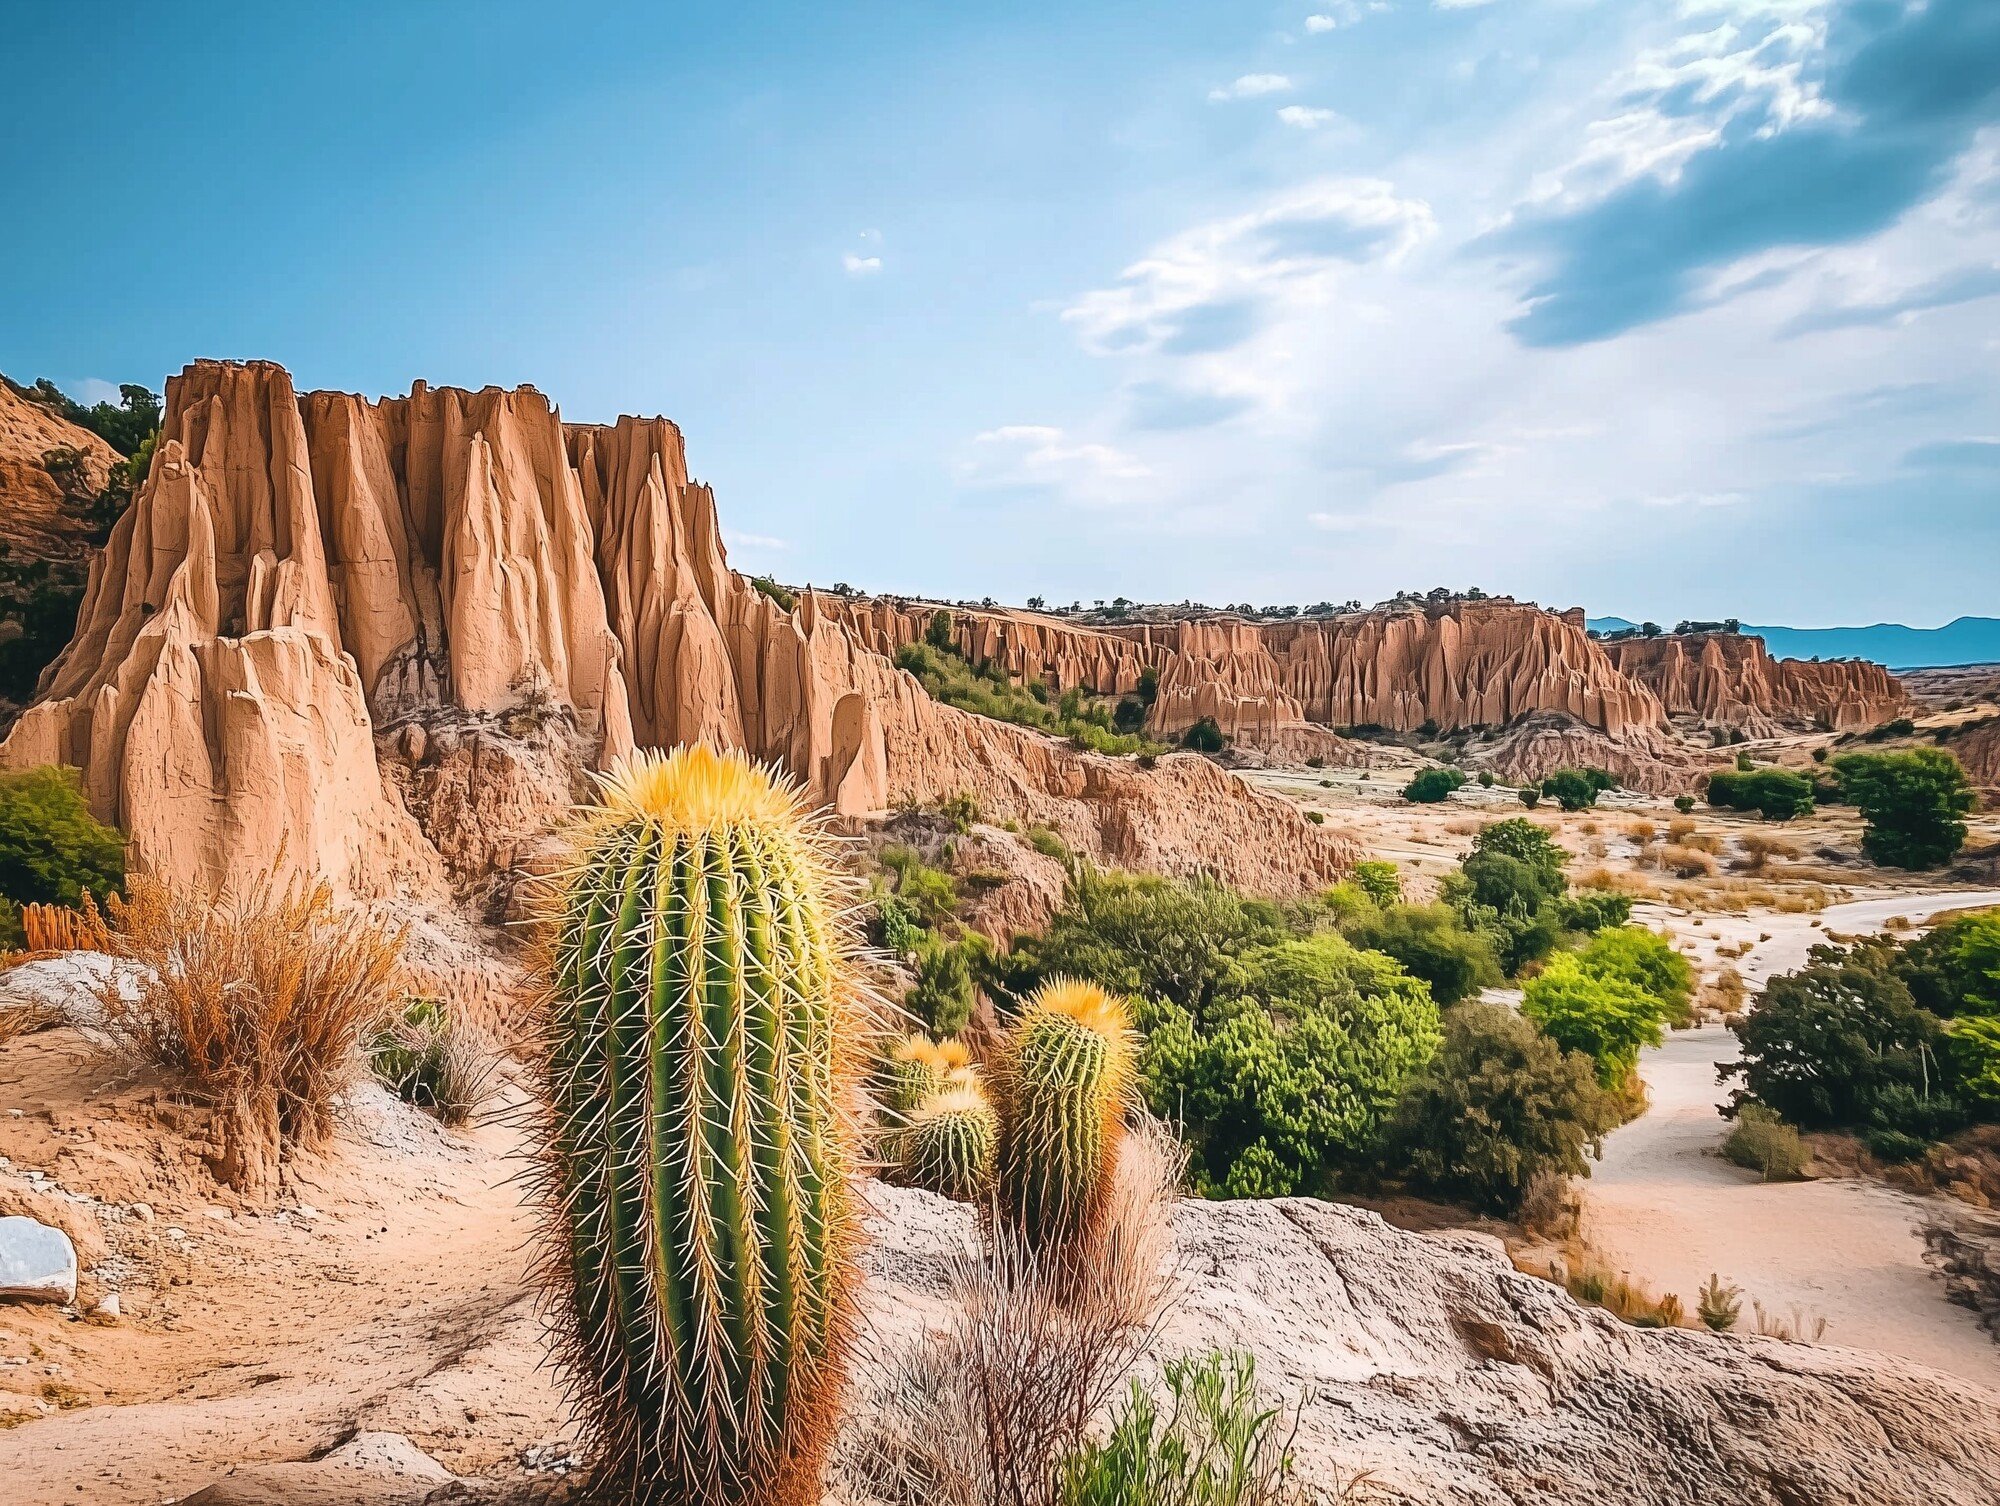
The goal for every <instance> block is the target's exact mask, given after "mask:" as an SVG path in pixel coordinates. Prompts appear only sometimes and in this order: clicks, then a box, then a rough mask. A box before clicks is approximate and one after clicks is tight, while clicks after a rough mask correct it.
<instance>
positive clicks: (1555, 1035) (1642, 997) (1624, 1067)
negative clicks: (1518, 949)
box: [1521, 953, 1665, 1088]
mask: <svg viewBox="0 0 2000 1506" xmlns="http://www.w3.org/2000/svg"><path fill="white" fill-rule="evenodd" d="M1521 1013H1522V1014H1523V1015H1525V1016H1527V1018H1529V1019H1530V1020H1532V1021H1534V1022H1535V1024H1536V1025H1538V1026H1540V1027H1541V1029H1542V1032H1543V1033H1544V1034H1545V1035H1547V1036H1548V1038H1549V1039H1550V1040H1552V1041H1554V1042H1555V1043H1556V1044H1557V1045H1558V1046H1561V1047H1562V1048H1563V1049H1564V1050H1565V1051H1581V1052H1583V1053H1585V1054H1586V1055H1587V1056H1589V1057H1590V1059H1591V1060H1592V1061H1594V1062H1596V1063H1597V1080H1598V1082H1599V1083H1601V1084H1602V1085H1603V1086H1605V1087H1607V1088H1616V1087H1618V1086H1619V1085H1620V1084H1621V1083H1623V1082H1625V1081H1626V1080H1627V1079H1628V1078H1630V1077H1631V1076H1632V1074H1633V1072H1634V1071H1635V1070H1636V1069H1637V1068H1638V1065H1639V1049H1640V1048H1641V1047H1642V1046H1657V1045H1659V1043H1660V1039H1661V1026H1662V1025H1663V1023H1664V1022H1665V1006H1663V1005H1662V1004H1661V1002H1660V1001H1659V1000H1658V999H1656V998H1654V997H1653V996H1652V995H1651V994H1649V993H1647V992H1646V990H1645V989H1643V988H1641V987H1639V985H1638V984H1636V983H1628V982H1627V981H1626V980H1625V979H1623V978H1620V977H1616V976H1613V975H1611V974H1608V973H1593V972H1591V971H1589V970H1588V969H1586V968H1585V967H1584V965H1583V963H1582V961H1581V960H1580V959H1578V958H1577V957H1575V956H1573V955H1571V954H1568V953H1565V954H1563V955H1561V956H1558V957H1555V958H1552V959H1551V960H1550V962H1549V965H1548V966H1547V967H1545V968H1543V969H1542V971H1541V972H1540V973H1539V974H1537V975H1536V976H1535V977H1533V978H1531V979H1529V981H1528V986H1527V987H1526V988H1525V989H1524V990H1523V991H1522V995H1521Z"/></svg>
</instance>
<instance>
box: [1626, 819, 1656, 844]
mask: <svg viewBox="0 0 2000 1506" xmlns="http://www.w3.org/2000/svg"><path fill="white" fill-rule="evenodd" d="M1659 834H1660V829H1659V828H1658V827H1657V826H1655V825H1653V823H1652V822H1650V821H1646V820H1637V821H1627V822H1626V823H1625V835H1626V836H1628V837H1630V838H1631V839H1632V840H1633V841H1634V842H1637V843H1638V844H1639V845H1640V846H1641V847H1644V846H1645V845H1646V844H1647V843H1648V842H1650V841H1652V840H1653V838H1655V837H1657V836H1658V835H1659Z"/></svg>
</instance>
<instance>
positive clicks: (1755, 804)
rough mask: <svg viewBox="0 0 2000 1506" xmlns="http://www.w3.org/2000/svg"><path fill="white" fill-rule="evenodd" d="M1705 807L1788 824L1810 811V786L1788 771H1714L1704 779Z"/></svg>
mask: <svg viewBox="0 0 2000 1506" xmlns="http://www.w3.org/2000/svg"><path fill="white" fill-rule="evenodd" d="M1708 803H1709V804H1710V805H1712V806H1715V807H1716V808H1717V809H1720V810H1739V811H1756V812H1757V813H1758V814H1759V815H1761V816H1763V817H1764V818H1765V819H1766V820H1768V821H1789V820H1791V819H1792V818H1793V817H1794V816H1809V815H1811V814H1812V810H1813V782H1812V781H1811V780H1810V779H1808V778H1806V777H1805V775H1803V774H1794V773H1793V772H1792V771H1791V770H1790V769H1750V770H1747V771H1744V770H1737V771H1734V772H1732V771H1731V770H1728V769H1718V770H1716V771H1715V772H1714V773H1713V774H1710V775H1709V776H1708Z"/></svg>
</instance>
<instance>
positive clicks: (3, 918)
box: [0, 764, 125, 949]
mask: <svg viewBox="0 0 2000 1506" xmlns="http://www.w3.org/2000/svg"><path fill="white" fill-rule="evenodd" d="M124 882H125V838H124V837H123V836H122V835H120V833H119V832H118V830H117V829H116V828H115V827H110V826H106V825H105V824H104V823H103V822H101V821H99V820H97V819H96V818H95V817H94V816H92V815H91V814H90V808H89V807H88V806H87V805H86V804H85V803H84V799H83V786H82V785H81V784H80V783H79V782H78V776H77V771H76V770H74V769H65V768H58V767H56V766H55V765H53V764H44V765H43V766H42V767H40V768H36V769H24V770H21V771H18V772H15V773H0V949H4V948H8V947H18V946H20V945H21V943H22V940H23V937H22V933H21V920H20V906H22V905H25V904H42V905H62V906H65V907H73V906H75V905H78V904H80V903H81V902H82V900H83V897H84V896H85V895H86V894H88V895H91V896H93V897H95V898H97V899H104V898H107V897H108V896H110V895H113V894H116V893H117V892H118V891H119V889H120V888H121V887H122V886H123V884H124Z"/></svg>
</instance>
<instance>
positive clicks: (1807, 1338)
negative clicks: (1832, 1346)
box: [1750, 1300, 1826, 1344]
mask: <svg viewBox="0 0 2000 1506" xmlns="http://www.w3.org/2000/svg"><path fill="white" fill-rule="evenodd" d="M1750 1306H1751V1309H1752V1311H1754V1312H1755V1313H1756V1315H1757V1324H1756V1327H1757V1332H1758V1333H1760V1334H1762V1335H1763V1336H1764V1337H1765V1338H1767V1339H1782V1340H1784V1341H1785V1342H1786V1343H1787V1344H1817V1343H1818V1342H1819V1341H1820V1340H1821V1339H1823V1338H1825V1337H1826V1319H1825V1318H1824V1317H1823V1316H1821V1315H1820V1314H1818V1313H1812V1312H1808V1311H1806V1309H1805V1308H1803V1307H1801V1306H1799V1305H1798V1304H1797V1303H1794V1304H1793V1305H1792V1308H1791V1310H1790V1311H1789V1312H1786V1313H1778V1312H1774V1311H1772V1310H1770V1309H1768V1308H1766V1307H1765V1306H1764V1304H1763V1303H1761V1302H1758V1301H1755V1300H1753V1301H1752V1302H1751V1304H1750Z"/></svg>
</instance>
